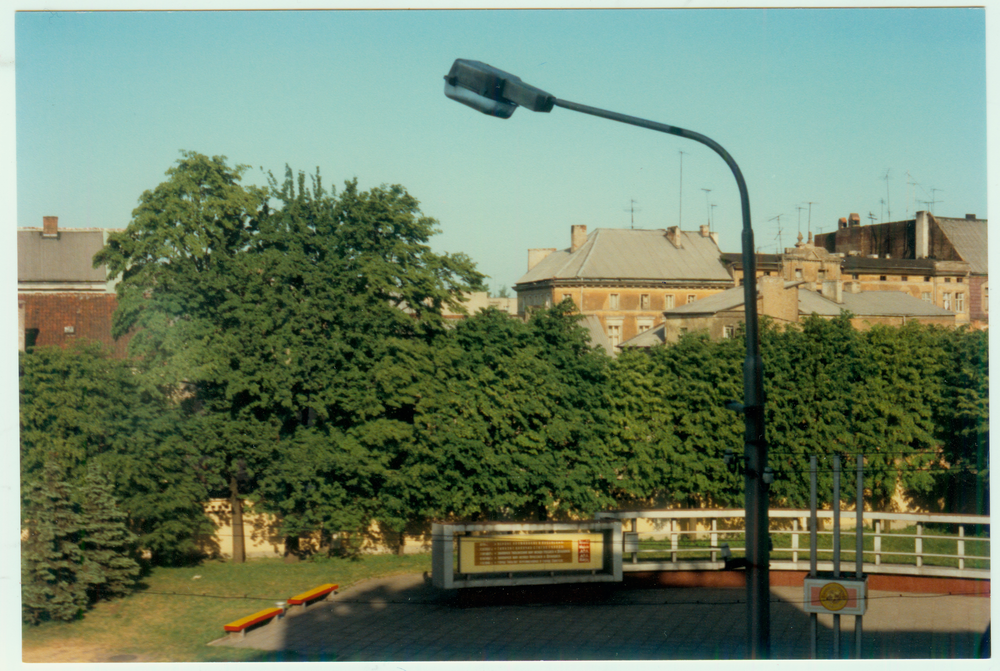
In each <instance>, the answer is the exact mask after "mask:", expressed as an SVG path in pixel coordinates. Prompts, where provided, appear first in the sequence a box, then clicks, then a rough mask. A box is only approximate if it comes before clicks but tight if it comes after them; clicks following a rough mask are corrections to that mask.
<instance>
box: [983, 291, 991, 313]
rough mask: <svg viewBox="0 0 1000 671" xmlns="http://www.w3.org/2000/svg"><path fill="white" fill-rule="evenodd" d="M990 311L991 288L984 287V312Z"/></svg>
mask: <svg viewBox="0 0 1000 671" xmlns="http://www.w3.org/2000/svg"><path fill="white" fill-rule="evenodd" d="M989 311H990V288H989V287H983V312H989Z"/></svg>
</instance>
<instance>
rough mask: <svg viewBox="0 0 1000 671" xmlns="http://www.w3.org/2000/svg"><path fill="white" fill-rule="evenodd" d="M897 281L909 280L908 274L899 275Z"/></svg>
mask: <svg viewBox="0 0 1000 671" xmlns="http://www.w3.org/2000/svg"><path fill="white" fill-rule="evenodd" d="M899 281H900V282H909V281H910V276H909V275H901V276H900V277H899Z"/></svg>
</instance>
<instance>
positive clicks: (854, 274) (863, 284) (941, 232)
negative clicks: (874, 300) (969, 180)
mask: <svg viewBox="0 0 1000 671" xmlns="http://www.w3.org/2000/svg"><path fill="white" fill-rule="evenodd" d="M988 232H989V231H988V225H987V220H986V219H978V218H976V215H974V214H967V215H965V218H963V219H957V218H950V217H936V216H934V215H933V214H931V213H930V212H924V211H921V212H917V214H916V217H915V218H914V219H909V220H905V221H896V222H889V223H884V224H873V225H869V226H862V225H861V222H860V217H859V216H858V215H857V214H851V216H850V217H846V218H841V219H840V221H839V222H838V226H837V230H836V231H834V232H832V233H825V234H821V235H817V236H816V243H815V244H816V246H817V247H819V248H823V249H825V250H827V251H828V252H831V253H837V254H842V255H843V256H844V261H843V263H842V265H841V272H842V273H843V275H844V278H845V279H851V280H854V281H856V282H860V290H861V291H875V290H880V291H886V290H889V291H902V292H905V293H908V294H910V295H911V296H913V297H915V298H919V299H921V300H924V301H927V302H929V303H932V304H934V305H937V306H938V307H941V308H944V309H945V310H949V311H952V312H955V313H956V315H957V320H956V321H957V323H958V324H960V325H961V324H969V325H971V326H973V327H976V328H985V327H987V326H988V324H989V264H988V258H987V248H988Z"/></svg>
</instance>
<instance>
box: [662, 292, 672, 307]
mask: <svg viewBox="0 0 1000 671" xmlns="http://www.w3.org/2000/svg"><path fill="white" fill-rule="evenodd" d="M663 305H664V306H665V307H664V309H665V310H671V309H673V307H674V295H673V294H666V295H665V296H664V297H663Z"/></svg>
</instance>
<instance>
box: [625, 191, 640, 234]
mask: <svg viewBox="0 0 1000 671" xmlns="http://www.w3.org/2000/svg"><path fill="white" fill-rule="evenodd" d="M628 203H629V205H628V207H627V208H626V209H625V212H629V213H631V215H632V228H633V229H634V228H635V213H636V211H637V210H636V209H635V198H632V199H630V200H629V202H628ZM638 212H642V210H638Z"/></svg>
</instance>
